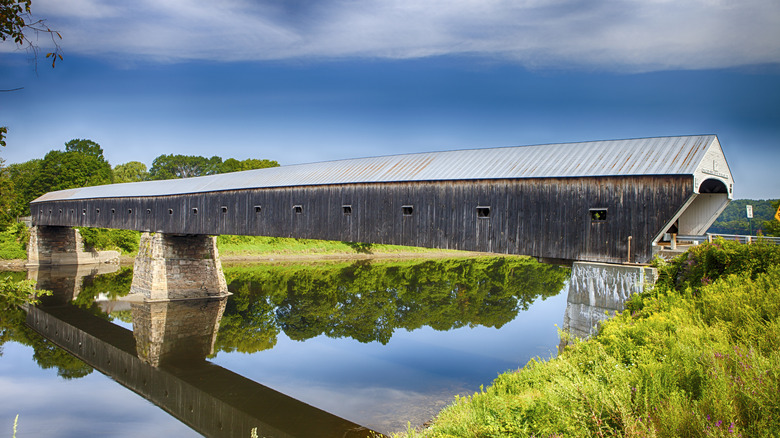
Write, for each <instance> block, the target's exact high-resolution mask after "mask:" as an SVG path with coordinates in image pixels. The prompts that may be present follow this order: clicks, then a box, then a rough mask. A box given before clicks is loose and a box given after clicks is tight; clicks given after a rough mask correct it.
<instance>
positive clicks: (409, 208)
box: [401, 205, 414, 216]
mask: <svg viewBox="0 0 780 438" xmlns="http://www.w3.org/2000/svg"><path fill="white" fill-rule="evenodd" d="M401 212H402V213H403V214H404V216H411V215H412V214H413V213H414V205H403V206H401Z"/></svg>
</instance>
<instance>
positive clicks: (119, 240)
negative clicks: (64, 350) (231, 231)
mask: <svg viewBox="0 0 780 438" xmlns="http://www.w3.org/2000/svg"><path fill="white" fill-rule="evenodd" d="M79 232H80V233H81V236H82V237H83V239H84V246H85V249H87V250H93V249H94V250H98V251H103V250H119V251H121V252H122V254H125V255H131V256H132V255H135V253H136V252H137V251H138V243H139V240H140V236H141V233H140V232H138V231H132V230H113V229H106V228H86V227H79ZM28 239H29V231H28V229H27V227H26V226H25V225H24V224H22V223H14V224H11V225H9V226H7V227H6V228H5V229H4V230H2V231H0V260H15V259H16V260H18V259H26V258H27V250H26V248H27V242H28ZM217 247H218V248H219V253H220V255H221V256H222V257H239V258H248V257H252V256H260V255H275V254H278V255H317V254H319V255H331V254H337V255H356V254H378V253H381V254H400V253H419V254H430V253H457V252H456V251H448V250H436V249H429V248H417V247H410V246H398V245H380V244H368V243H354V242H339V241H329V240H316V239H294V238H286V237H265V236H232V235H224V236H219V237H218V238H217Z"/></svg>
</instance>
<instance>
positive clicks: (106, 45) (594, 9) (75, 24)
mask: <svg viewBox="0 0 780 438" xmlns="http://www.w3.org/2000/svg"><path fill="white" fill-rule="evenodd" d="M33 6H34V8H35V10H36V13H37V15H39V16H41V17H46V18H47V19H48V20H49V24H50V25H51V26H52V27H53V28H56V29H58V30H60V31H61V32H62V33H63V36H64V38H65V40H64V42H63V44H64V47H65V49H66V51H67V52H70V53H78V54H84V55H88V56H89V55H94V56H105V55H117V56H120V57H124V58H129V59H135V58H139V57H140V58H146V59H153V60H165V61H173V62H176V61H179V60H191V59H197V60H213V61H241V60H273V59H296V58H325V59H327V58H343V57H372V58H417V57H426V56H434V55H476V56H480V57H488V58H499V59H503V60H508V61H511V62H515V63H518V64H521V65H524V66H528V67H544V68H547V67H551V68H566V67H572V66H575V67H586V68H595V69H602V70H633V71H649V70H663V69H699V68H719V67H732V66H740V65H750V64H765V63H778V62H780V2H777V1H767V0H741V1H738V2H735V1H727V0H677V1H672V0H589V1H583V0H548V1H542V0H522V1H516V0H451V1H444V0H431V1H425V2H420V1H419V0H322V1H308V0H292V1H284V0H265V1H251V0H222V1H211V2H202V1H198V0H166V1H158V0H138V1H135V2H129V3H128V2H124V1H119V0H37V1H36V2H35V4H34V5H33Z"/></svg>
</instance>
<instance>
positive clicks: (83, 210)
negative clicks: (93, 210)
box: [81, 208, 87, 216]
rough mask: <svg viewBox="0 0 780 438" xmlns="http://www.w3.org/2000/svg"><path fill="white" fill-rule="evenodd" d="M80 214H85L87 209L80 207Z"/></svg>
mask: <svg viewBox="0 0 780 438" xmlns="http://www.w3.org/2000/svg"><path fill="white" fill-rule="evenodd" d="M81 215H82V216H86V215H87V209H86V208H82V209H81Z"/></svg>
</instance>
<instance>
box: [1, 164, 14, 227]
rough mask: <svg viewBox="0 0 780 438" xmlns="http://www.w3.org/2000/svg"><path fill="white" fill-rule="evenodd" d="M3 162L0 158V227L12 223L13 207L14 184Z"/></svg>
mask: <svg viewBox="0 0 780 438" xmlns="http://www.w3.org/2000/svg"><path fill="white" fill-rule="evenodd" d="M4 163H5V161H3V159H2V158H0V193H2V194H3V195H2V196H0V227H4V226H6V225H8V224H10V223H12V222H13V220H14V218H15V216H14V214H13V206H14V184H13V181H12V180H11V175H10V172H9V171H8V168H6V167H5V165H4Z"/></svg>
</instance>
